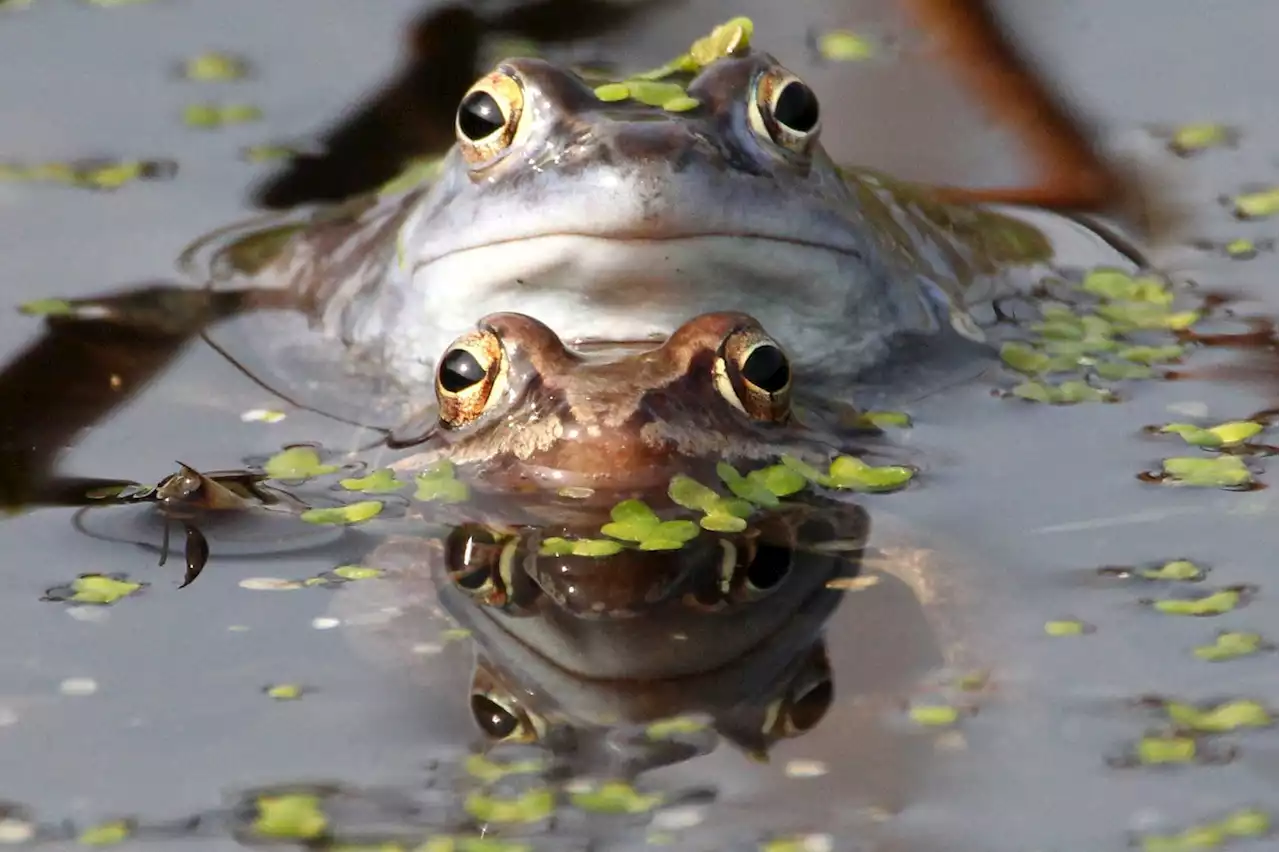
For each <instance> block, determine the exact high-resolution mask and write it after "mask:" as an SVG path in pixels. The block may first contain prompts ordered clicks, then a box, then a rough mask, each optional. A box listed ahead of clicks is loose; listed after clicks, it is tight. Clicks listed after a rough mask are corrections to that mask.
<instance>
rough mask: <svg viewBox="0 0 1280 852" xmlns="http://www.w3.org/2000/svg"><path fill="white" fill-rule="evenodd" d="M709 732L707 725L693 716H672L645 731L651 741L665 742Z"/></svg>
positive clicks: (654, 723) (653, 724) (653, 723)
mask: <svg viewBox="0 0 1280 852" xmlns="http://www.w3.org/2000/svg"><path fill="white" fill-rule="evenodd" d="M705 730H707V723H706V722H705V721H703V720H701V719H696V718H694V717H692V716H672V717H670V718H667V719H659V720H658V721H656V722H652V723H650V724H649V726H648V727H646V728H645V729H644V733H645V736H646V737H648V738H649V739H651V740H664V739H670V738H671V737H676V736H680V735H682V734H697V733H700V732H702V731H705Z"/></svg>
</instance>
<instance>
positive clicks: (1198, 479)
mask: <svg viewBox="0 0 1280 852" xmlns="http://www.w3.org/2000/svg"><path fill="white" fill-rule="evenodd" d="M1160 465H1161V467H1162V468H1163V470H1164V478H1163V481H1164V482H1165V484H1168V485H1183V486H1189V487H1193V488H1239V487H1241V486H1244V485H1249V484H1251V483H1252V482H1253V474H1252V473H1251V472H1250V471H1249V468H1248V467H1246V466H1245V463H1244V462H1243V461H1241V460H1240V459H1239V458H1238V457H1236V456H1216V457H1213V458H1197V457H1194V456H1183V457H1177V458H1170V459H1164V460H1162V461H1161V462H1160Z"/></svg>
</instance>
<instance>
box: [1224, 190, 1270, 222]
mask: <svg viewBox="0 0 1280 852" xmlns="http://www.w3.org/2000/svg"><path fill="white" fill-rule="evenodd" d="M1231 207H1232V212H1234V213H1235V215H1237V216H1239V217H1240V218H1242V219H1261V218H1263V217H1265V216H1274V215H1276V212H1277V211H1278V210H1280V190H1278V189H1277V188H1276V187H1271V188H1270V189H1263V190H1259V191H1258V192H1245V193H1241V194H1240V195H1237V196H1236V197H1235V198H1233V199H1232V200H1231Z"/></svg>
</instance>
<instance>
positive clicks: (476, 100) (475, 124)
mask: <svg viewBox="0 0 1280 852" xmlns="http://www.w3.org/2000/svg"><path fill="white" fill-rule="evenodd" d="M506 123H507V122H506V118H505V117H504V116H503V114H502V108H501V107H500V106H498V102H497V101H496V100H495V99H494V97H493V95H491V94H489V93H488V92H483V91H475V92H471V93H470V94H469V95H467V96H466V97H465V98H463V99H462V103H461V104H459V105H458V129H459V130H461V131H462V133H463V135H464V136H466V137H467V138H468V139H470V140H471V141H472V142H479V141H480V140H482V139H485V138H486V137H488V136H490V135H492V134H493V133H496V132H497V131H499V130H501V129H502V128H503V126H504V125H505V124H506Z"/></svg>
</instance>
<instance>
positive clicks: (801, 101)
mask: <svg viewBox="0 0 1280 852" xmlns="http://www.w3.org/2000/svg"><path fill="white" fill-rule="evenodd" d="M773 118H774V120H775V121H777V122H778V123H779V124H781V125H784V126H786V127H788V128H790V129H791V130H794V131H795V132H796V133H808V132H809V131H810V130H813V128H815V127H817V126H818V96H817V95H815V94H814V93H813V89H810V88H809V87H808V86H806V85H805V84H804V83H801V82H798V81H796V80H792V81H791V82H790V83H788V84H787V85H785V86H783V87H782V91H781V92H780V93H779V94H778V100H777V101H776V102H775V103H774V106H773Z"/></svg>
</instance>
